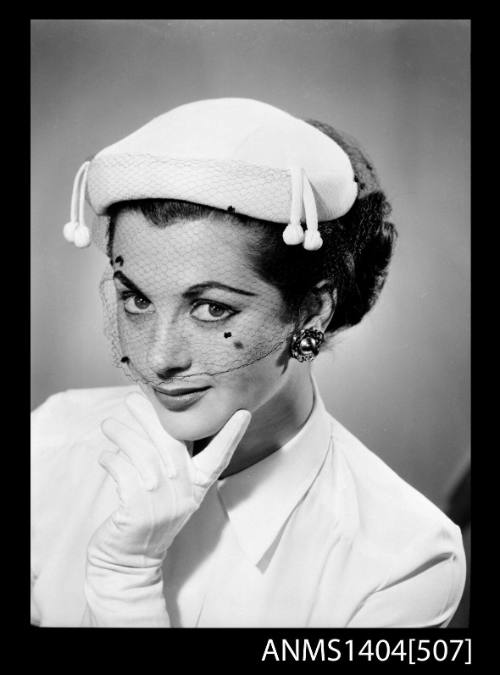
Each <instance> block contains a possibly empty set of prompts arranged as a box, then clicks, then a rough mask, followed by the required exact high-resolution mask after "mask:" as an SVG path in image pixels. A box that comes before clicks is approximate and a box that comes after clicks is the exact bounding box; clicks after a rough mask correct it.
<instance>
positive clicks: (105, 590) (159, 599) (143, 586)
mask: <svg viewBox="0 0 500 675" xmlns="http://www.w3.org/2000/svg"><path fill="white" fill-rule="evenodd" d="M85 597H86V600H87V610H86V620H85V623H86V625H88V626H96V627H165V628H167V627H169V626H170V619H169V616H168V612H167V607H166V602H165V596H164V594H163V575H162V569H161V566H156V567H152V566H150V567H143V568H140V567H126V566H118V565H115V568H114V569H113V570H111V569H104V568H102V567H96V566H95V565H93V564H92V563H91V562H89V563H88V564H87V575H86V580H85Z"/></svg>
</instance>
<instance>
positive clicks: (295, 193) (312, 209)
mask: <svg viewBox="0 0 500 675" xmlns="http://www.w3.org/2000/svg"><path fill="white" fill-rule="evenodd" d="M290 174H291V184H292V203H291V207H290V223H289V224H288V225H287V226H286V228H285V229H284V231H283V241H284V242H285V244H288V245H289V246H295V245H297V244H302V245H303V246H304V248H305V249H307V250H308V251H316V250H317V249H319V248H321V246H322V245H323V240H322V239H321V235H320V233H319V230H318V211H317V209H316V200H315V198H314V193H313V190H312V187H311V183H310V182H309V179H308V178H307V176H306V174H305V171H304V170H303V169H302V168H300V167H297V166H292V167H291V168H290ZM302 211H304V213H305V220H306V231H305V232H304V230H303V229H302V225H301V219H302Z"/></svg>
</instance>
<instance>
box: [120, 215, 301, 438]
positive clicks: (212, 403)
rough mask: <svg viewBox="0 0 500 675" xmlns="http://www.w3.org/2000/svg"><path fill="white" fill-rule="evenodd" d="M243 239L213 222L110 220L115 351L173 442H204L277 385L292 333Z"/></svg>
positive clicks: (237, 228) (238, 230)
mask: <svg viewBox="0 0 500 675" xmlns="http://www.w3.org/2000/svg"><path fill="white" fill-rule="evenodd" d="M249 236H253V233H251V232H249V231H248V230H247V231H245V227H244V226H242V225H238V224H234V223H233V222H228V221H226V220H224V219H222V218H210V219H202V220H195V221H178V222H172V223H170V224H169V225H167V226H166V227H158V226H155V225H152V224H151V223H150V222H149V221H148V220H147V219H146V218H145V217H144V216H143V215H142V213H141V212H139V211H131V210H126V211H123V212H121V214H120V215H119V216H118V219H117V223H116V229H115V237H114V242H113V268H114V283H115V286H116V290H117V297H118V307H117V324H118V336H119V341H120V348H121V352H122V355H123V356H125V357H127V358H128V367H129V368H130V370H131V371H132V374H133V375H134V377H135V378H136V379H137V380H138V381H139V382H140V384H141V387H142V388H143V390H144V392H145V393H146V395H147V396H148V398H149V399H150V400H151V402H152V403H153V405H154V407H155V409H156V411H157V413H158V415H159V418H160V420H161V423H162V425H163V426H164V428H165V429H166V431H167V432H168V433H170V434H171V435H172V436H173V437H174V438H177V439H178V440H182V441H194V440H199V439H201V438H206V437H208V436H212V435H213V434H215V433H216V432H217V431H218V430H219V429H220V428H221V427H222V426H223V425H224V424H225V422H226V421H227V420H228V419H229V417H231V415H232V414H233V413H234V412H235V411H236V410H238V409H241V408H244V409H247V410H250V411H251V412H254V411H255V410H256V409H257V408H259V407H260V406H261V405H263V404H264V403H266V402H267V401H269V400H270V399H271V398H272V397H273V396H274V395H275V394H276V393H278V391H279V390H280V389H281V388H282V387H284V386H286V382H287V377H288V376H289V373H288V370H289V369H287V367H286V366H287V362H288V355H287V354H288V339H287V337H288V336H289V334H290V332H291V330H292V329H293V326H292V324H291V323H290V322H287V321H286V320H285V319H284V316H283V315H284V305H283V300H282V298H281V295H280V292H279V291H278V289H277V288H275V287H274V286H272V285H270V284H269V283H267V282H265V281H264V280H262V279H261V278H260V277H259V276H258V275H257V274H256V273H255V272H254V271H253V270H252V269H251V267H250V265H249V260H248V254H247V247H248V239H247V238H248V237H249ZM271 350H273V351H271ZM270 351H271V353H269V352H270ZM186 390H191V391H192V393H191V394H189V393H188V394H181V395H178V394H179V392H182V391H186Z"/></svg>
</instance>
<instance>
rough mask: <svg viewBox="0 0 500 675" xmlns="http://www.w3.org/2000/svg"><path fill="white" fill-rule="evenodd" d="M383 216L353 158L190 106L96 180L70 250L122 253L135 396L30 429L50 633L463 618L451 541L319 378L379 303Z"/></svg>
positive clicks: (382, 201)
mask: <svg viewBox="0 0 500 675" xmlns="http://www.w3.org/2000/svg"><path fill="white" fill-rule="evenodd" d="M86 192H87V196H88V199H89V202H90V204H91V206H92V207H93V209H94V210H95V212H96V213H97V216H98V218H97V221H96V223H95V224H94V226H93V228H92V234H91V233H90V231H89V230H88V228H87V226H86V225H85V223H84V218H83V205H84V197H85V193H86ZM389 210H390V208H389V205H388V202H387V201H386V198H385V195H384V194H383V192H382V190H381V188H380V186H379V184H378V180H377V177H376V174H375V172H374V170H373V167H372V166H371V165H370V164H369V162H368V161H367V160H366V158H365V156H364V155H363V153H362V152H361V151H360V150H359V148H357V146H356V144H355V142H354V141H353V140H352V139H350V138H347V137H346V136H345V135H344V134H340V133H339V132H338V131H335V130H334V129H332V128H331V127H329V126H327V125H324V124H321V123H319V122H314V121H311V122H309V123H307V122H304V121H302V120H298V119H297V118H295V117H292V116H291V115H288V114H287V113H285V112H283V111H281V110H278V109H276V108H274V107H272V106H269V105H266V104H263V103H260V102H258V101H252V100H248V99H216V100H210V101H199V102H195V103H192V104H188V105H185V106H180V107H179V108H176V109H174V110H172V111H170V112H168V113H166V114H165V115H162V116H160V117H158V118H155V119H154V120H153V121H151V122H150V123H148V124H146V125H145V126H144V127H141V129H139V130H138V131H137V132H135V133H134V134H131V135H130V136H128V137H126V138H125V139H123V140H121V141H119V142H118V143H115V144H114V145H112V146H110V147H108V148H106V149H105V150H103V151H102V152H100V153H98V155H96V156H95V157H94V158H93V159H92V160H91V161H90V162H86V163H85V164H84V165H83V167H82V168H81V170H80V171H79V173H78V174H77V177H76V179H75V185H74V192H73V200H72V217H71V221H70V222H69V223H68V224H67V225H66V226H65V228H64V234H65V236H66V238H67V239H68V240H70V241H72V242H74V243H75V244H76V245H77V246H81V247H83V246H86V245H88V244H89V243H90V241H91V240H93V241H94V242H95V243H96V244H97V245H98V246H100V247H101V248H102V249H103V250H105V251H106V253H107V254H108V256H109V262H110V265H109V266H108V271H107V273H106V274H105V276H104V279H103V282H102V296H103V300H104V306H105V310H106V312H105V314H106V319H107V333H108V335H109V337H110V339H111V342H112V346H113V353H114V356H115V360H116V362H117V363H118V364H119V365H120V366H121V367H123V368H124V370H125V372H126V373H127V375H128V376H129V377H130V378H132V380H134V382H135V384H134V385H132V386H130V387H116V388H104V389H91V390H75V391H68V392H64V393H61V394H57V395H55V396H52V397H51V398H49V400H48V401H47V402H46V403H45V404H43V405H42V406H41V407H40V408H39V409H38V410H37V411H35V413H34V420H33V434H32V435H33V440H34V443H33V446H34V450H33V476H34V478H33V500H32V503H33V517H32V521H33V530H34V539H33V554H32V567H33V608H34V609H33V621H34V622H35V623H38V624H40V625H52V626H54V625H65V626H78V625H83V626H97V627H99V626H129V627H143V626H156V627H162V626H164V627H168V626H324V627H326V626H330V627H361V626H363V627H389V626H411V627H415V626H446V625H447V624H448V623H449V621H450V620H451V618H452V616H453V614H454V612H455V610H456V608H457V605H458V603H459V600H460V597H461V594H462V591H463V585H464V575H465V569H464V567H465V564H464V554H463V547H462V541H461V535H460V530H459V528H458V527H457V526H456V525H454V524H453V523H452V522H451V521H450V520H449V519H448V518H447V517H446V516H445V515H444V514H443V513H442V512H441V511H440V510H439V509H438V508H437V507H435V506H434V505H433V504H432V503H431V502H429V501H428V500H427V499H426V498H425V497H424V496H423V495H421V494H420V493H418V492H417V491H416V490H414V489H413V488H412V487H410V486H409V485H408V484H407V483H405V482H404V481H403V480H402V479H401V478H399V477H398V476H397V475H396V474H395V473H394V472H393V471H392V470H391V469H390V468H389V467H388V466H387V465H386V464H384V463H383V462H382V461H381V460H380V459H379V458H377V457H376V456H375V455H374V454H373V453H371V452H370V451H369V450H368V449H367V448H366V447H364V446H363V445H362V444H361V443H360V441H358V440H357V439H356V438H355V437H354V436H352V434H350V433H349V432H348V431H347V430H346V429H345V428H344V427H343V426H342V425H341V424H339V423H338V422H337V421H336V420H335V419H334V418H333V417H332V416H331V415H329V414H328V413H327V411H326V410H325V408H324V405H323V403H322V400H321V396H320V393H319V391H318V388H317V386H316V384H315V382H314V380H313V379H312V377H311V371H310V368H311V361H312V360H313V359H314V357H315V356H316V355H317V354H318V352H319V350H320V349H324V348H325V347H327V346H328V343H331V340H332V337H333V336H334V335H336V334H337V333H338V332H339V331H341V330H343V329H345V328H347V327H349V326H352V325H355V324H357V323H358V322H359V321H360V320H361V319H362V317H363V316H364V315H365V314H366V312H368V310H369V309H370V308H371V307H372V306H373V304H374V302H375V300H376V299H377V297H378V295H379V293H380V291H381V288H382V286H383V283H384V281H385V278H386V274H387V269H388V265H389V261H390V258H391V254H392V248H393V243H394V240H395V236H396V232H395V228H394V227H393V225H392V224H390V223H388V222H387V221H386V217H387V215H388V213H389ZM304 225H305V228H304Z"/></svg>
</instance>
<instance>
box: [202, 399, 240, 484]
mask: <svg viewBox="0 0 500 675" xmlns="http://www.w3.org/2000/svg"><path fill="white" fill-rule="evenodd" d="M251 418H252V415H251V413H250V412H249V411H248V410H237V411H236V412H235V413H234V415H233V416H232V417H231V418H230V419H229V420H228V421H227V422H226V424H225V425H224V426H223V427H222V429H221V430H220V431H219V432H218V433H217V434H216V435H215V436H214V437H213V439H212V440H211V441H210V443H209V444H208V445H207V447H206V448H205V449H204V450H203V451H202V452H200V453H199V454H198V455H196V456H195V457H194V458H193V460H192V462H193V465H194V467H195V469H196V478H195V483H196V484H197V485H199V486H202V487H204V488H206V489H208V488H209V487H210V485H212V483H214V482H215V481H216V480H217V478H218V477H219V475H220V474H221V473H222V472H223V471H224V469H225V468H226V467H227V465H228V464H229V462H230V461H231V457H232V456H233V453H234V451H235V450H236V448H237V447H238V443H239V442H240V441H241V439H242V437H243V435H244V433H245V431H246V430H247V427H248V425H249V423H250V420H251Z"/></svg>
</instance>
